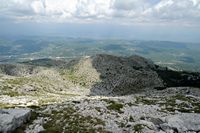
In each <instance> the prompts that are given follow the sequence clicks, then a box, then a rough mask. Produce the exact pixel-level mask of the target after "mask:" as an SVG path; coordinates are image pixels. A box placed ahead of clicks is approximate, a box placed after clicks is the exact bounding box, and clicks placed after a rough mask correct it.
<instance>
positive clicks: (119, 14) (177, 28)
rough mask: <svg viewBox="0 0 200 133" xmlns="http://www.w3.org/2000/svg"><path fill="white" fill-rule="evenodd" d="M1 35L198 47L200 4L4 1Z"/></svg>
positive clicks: (182, 0)
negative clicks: (168, 42)
mask: <svg viewBox="0 0 200 133" xmlns="http://www.w3.org/2000/svg"><path fill="white" fill-rule="evenodd" d="M0 29H1V30H0V35H23V34H25V35H31V34H33V35H35V34H38V35H43V34H44V35H54V34H57V35H66V36H70V35H71V36H79V37H111V38H133V39H145V40H174V41H191V42H200V0H0Z"/></svg>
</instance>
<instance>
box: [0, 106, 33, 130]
mask: <svg viewBox="0 0 200 133" xmlns="http://www.w3.org/2000/svg"><path fill="white" fill-rule="evenodd" d="M30 116H31V110H30V109H2V110H0V132H2V133H7V132H11V131H13V130H15V129H16V128H18V127H20V126H21V125H22V124H23V123H24V122H27V121H28V120H29V119H30Z"/></svg>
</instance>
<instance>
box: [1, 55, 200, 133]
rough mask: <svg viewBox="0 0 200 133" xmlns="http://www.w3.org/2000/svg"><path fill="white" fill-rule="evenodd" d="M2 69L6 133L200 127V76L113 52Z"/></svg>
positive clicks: (167, 132)
mask: <svg viewBox="0 0 200 133" xmlns="http://www.w3.org/2000/svg"><path fill="white" fill-rule="evenodd" d="M48 64H50V66H48ZM0 71H1V75H0V91H1V95H0V107H1V109H0V132H3V133H7V132H15V133H23V132H26V133H38V132H42V133H63V132H64V133H77V132H80V133H85V132H100V133H107V132H111V133H129V132H136V133H141V132H142V133H143V132H144V133H155V132H159V133H174V132H178V133H184V132H185V133H186V132H187V133H197V132H200V91H199V87H200V75H199V73H191V72H177V71H172V70H169V69H167V68H163V67H159V66H157V65H155V64H154V63H153V62H151V61H150V60H147V59H144V58H142V57H139V56H131V57H116V56H111V55H96V56H93V57H85V58H81V59H76V60H72V61H70V62H65V61H56V60H46V61H43V60H39V61H37V60H36V61H31V62H23V63H20V64H17V65H9V64H6V65H1V66H0Z"/></svg>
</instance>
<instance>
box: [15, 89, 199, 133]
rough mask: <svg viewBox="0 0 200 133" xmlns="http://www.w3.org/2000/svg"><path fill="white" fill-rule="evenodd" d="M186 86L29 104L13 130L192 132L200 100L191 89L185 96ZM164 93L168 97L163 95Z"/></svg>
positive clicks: (31, 132) (195, 129)
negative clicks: (28, 111)
mask: <svg viewBox="0 0 200 133" xmlns="http://www.w3.org/2000/svg"><path fill="white" fill-rule="evenodd" d="M188 89H189V88H169V89H168V90H165V91H161V92H157V93H156V92H155V93H154V95H152V96H150V95H148V94H136V95H129V96H120V97H100V96H91V97H81V98H80V97H79V98H78V97H77V99H76V98H74V99H71V100H67V101H63V102H62V103H56V104H50V105H43V106H30V107H29V108H31V109H32V117H31V120H30V121H29V122H28V123H27V124H25V125H24V126H22V127H20V128H18V129H17V130H15V132H18V133H21V132H26V133H37V132H44V133H49V132H52V133H59V132H60V133H62V132H63V133H77V132H81V133H85V132H99V133H107V132H111V133H130V132H135V133H155V132H160V133H174V132H178V133H183V132H187V133H196V132H199V131H200V114H199V113H200V99H199V97H198V96H195V95H192V94H193V92H195V88H193V89H191V90H192V91H191V92H190V93H188V95H186V94H185V93H186V92H187V90H188ZM180 90H182V92H181V91H180ZM175 91H177V92H180V93H175ZM166 92H167V93H168V96H163V95H164V94H165V93H166ZM169 92H171V93H169Z"/></svg>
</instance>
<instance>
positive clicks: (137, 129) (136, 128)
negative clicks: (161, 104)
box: [133, 124, 145, 133]
mask: <svg viewBox="0 0 200 133" xmlns="http://www.w3.org/2000/svg"><path fill="white" fill-rule="evenodd" d="M144 127H145V125H143V124H136V125H134V127H133V130H134V133H142V130H143V129H144Z"/></svg>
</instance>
